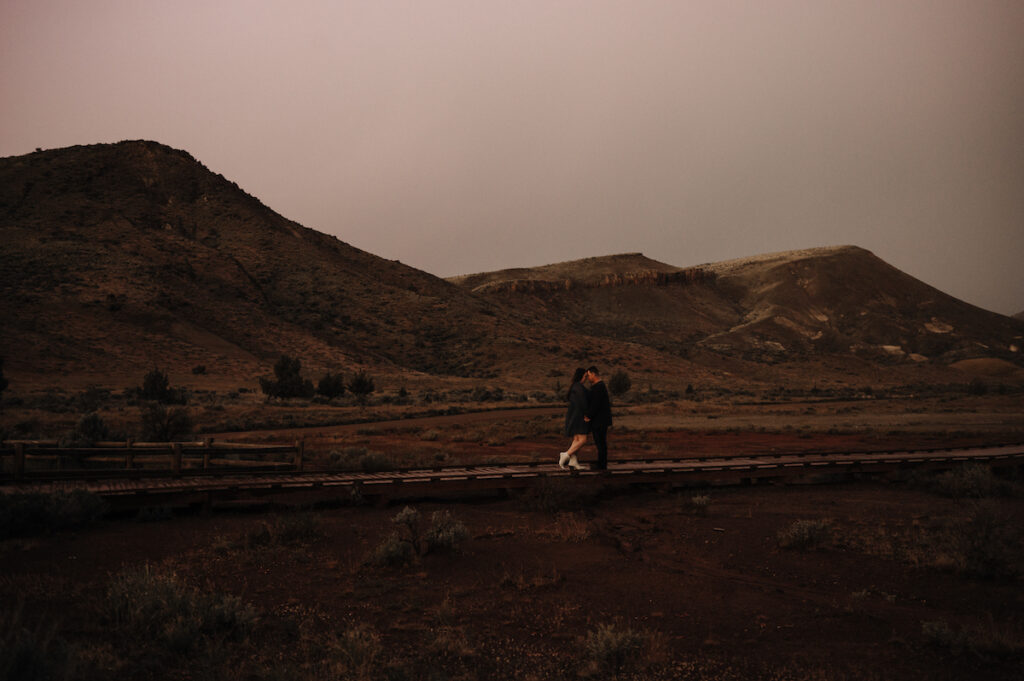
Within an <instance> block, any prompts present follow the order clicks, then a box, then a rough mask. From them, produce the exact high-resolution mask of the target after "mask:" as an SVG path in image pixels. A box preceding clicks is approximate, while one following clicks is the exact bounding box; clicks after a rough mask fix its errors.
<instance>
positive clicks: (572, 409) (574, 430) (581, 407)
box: [565, 381, 590, 437]
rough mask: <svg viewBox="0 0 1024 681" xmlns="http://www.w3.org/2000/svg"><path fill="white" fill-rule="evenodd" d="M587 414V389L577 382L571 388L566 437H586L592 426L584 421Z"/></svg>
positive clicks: (566, 420)
mask: <svg viewBox="0 0 1024 681" xmlns="http://www.w3.org/2000/svg"><path fill="white" fill-rule="evenodd" d="M586 413H587V389H586V388H584V387H583V384H582V383H580V382H579V381H577V382H576V383H573V384H572V387H571V388H569V409H568V411H566V413H565V436H566V437H572V436H573V435H586V434H587V433H589V432H590V426H589V425H587V422H586V421H584V420H583V417H584V416H585V415H586Z"/></svg>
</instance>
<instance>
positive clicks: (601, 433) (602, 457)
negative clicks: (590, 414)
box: [590, 427, 608, 470]
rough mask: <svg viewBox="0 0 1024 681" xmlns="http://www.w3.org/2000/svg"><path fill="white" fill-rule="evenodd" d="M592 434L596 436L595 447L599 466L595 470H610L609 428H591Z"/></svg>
mask: <svg viewBox="0 0 1024 681" xmlns="http://www.w3.org/2000/svg"><path fill="white" fill-rule="evenodd" d="M590 434H591V435H593V436H594V446H595V447H597V465H595V466H594V468H596V469H598V470H604V469H605V468H608V428H607V427H605V428H593V427H592V428H591V430H590Z"/></svg>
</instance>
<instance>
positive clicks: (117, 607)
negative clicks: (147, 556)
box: [104, 565, 257, 659]
mask: <svg viewBox="0 0 1024 681" xmlns="http://www.w3.org/2000/svg"><path fill="white" fill-rule="evenodd" d="M104 614H105V616H106V619H107V621H109V622H110V624H111V626H113V627H115V628H116V629H118V630H119V632H120V633H121V635H122V636H124V637H127V638H131V639H134V641H135V646H136V647H135V648H134V651H135V652H137V653H143V654H146V655H155V656H156V657H157V659H160V658H161V657H163V656H164V655H168V654H170V655H175V656H177V655H184V654H192V655H201V654H204V653H208V652H210V650H211V648H212V647H213V646H215V645H216V642H217V641H219V640H221V639H229V640H234V641H243V640H245V639H246V638H247V637H248V636H249V634H250V632H251V631H252V629H253V627H254V625H255V624H256V619H257V616H256V612H255V610H254V609H253V608H251V607H250V606H248V605H245V604H244V603H242V601H241V600H240V599H239V598H237V597H235V596H230V595H226V594H220V593H214V592H204V591H200V590H199V589H197V588H194V587H191V586H188V585H186V584H184V583H183V582H182V581H181V580H180V579H179V578H178V577H177V575H175V574H174V573H163V572H159V571H157V570H155V569H154V568H153V567H151V566H150V565H144V566H142V567H137V568H130V569H128V570H125V571H124V572H122V573H120V574H118V575H115V576H114V577H113V578H112V579H111V581H110V583H109V585H108V586H107V591H106V599H105V601H104Z"/></svg>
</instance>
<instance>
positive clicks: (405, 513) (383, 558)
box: [368, 506, 469, 567]
mask: <svg viewBox="0 0 1024 681" xmlns="http://www.w3.org/2000/svg"><path fill="white" fill-rule="evenodd" d="M421 520H422V516H421V514H420V512H419V511H418V510H416V509H415V508H413V507H411V506H406V507H405V508H403V509H402V510H401V511H399V512H398V513H397V514H396V515H395V517H394V518H392V519H391V522H392V523H393V524H394V525H397V526H398V527H399V529H398V530H397V531H396V532H393V533H391V534H390V535H388V537H387V539H385V540H384V541H383V542H382V543H381V544H380V545H379V546H378V547H377V548H376V549H375V550H374V552H373V554H372V555H371V556H370V558H369V560H368V562H369V563H371V564H374V565H389V566H392V567H401V566H405V565H409V564H410V563H413V562H415V561H416V559H417V557H419V556H420V555H421V554H427V553H430V552H433V551H437V552H441V551H456V550H458V548H459V546H460V545H461V543H462V542H463V541H465V540H466V538H467V537H468V536H469V531H468V530H467V529H466V526H465V525H464V524H462V523H461V522H459V521H457V520H455V519H454V518H453V517H452V515H451V513H449V512H448V511H438V512H435V513H433V514H431V516H430V527H428V528H427V531H426V532H425V533H424V532H423V531H422V530H421V529H420V523H421Z"/></svg>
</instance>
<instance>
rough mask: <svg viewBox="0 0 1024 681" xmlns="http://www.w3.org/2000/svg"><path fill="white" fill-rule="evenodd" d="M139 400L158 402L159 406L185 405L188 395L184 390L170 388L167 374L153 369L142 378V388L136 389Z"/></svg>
mask: <svg viewBox="0 0 1024 681" xmlns="http://www.w3.org/2000/svg"><path fill="white" fill-rule="evenodd" d="M136 393H137V394H138V396H139V398H140V399H143V400H151V401H153V402H159V403H160V404H187V403H188V395H186V393H185V391H184V390H179V389H177V388H172V387H171V381H170V379H169V378H168V377H167V374H166V373H164V372H163V371H161V370H160V369H153V370H152V371H150V372H149V373H148V374H146V375H145V376H144V377H143V378H142V386H141V387H139V388H136Z"/></svg>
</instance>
